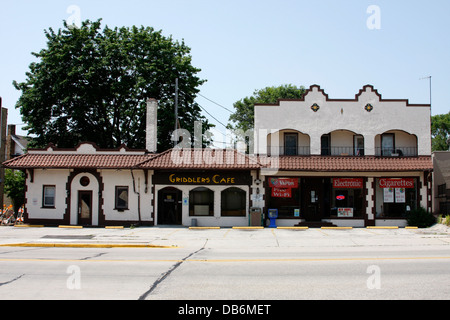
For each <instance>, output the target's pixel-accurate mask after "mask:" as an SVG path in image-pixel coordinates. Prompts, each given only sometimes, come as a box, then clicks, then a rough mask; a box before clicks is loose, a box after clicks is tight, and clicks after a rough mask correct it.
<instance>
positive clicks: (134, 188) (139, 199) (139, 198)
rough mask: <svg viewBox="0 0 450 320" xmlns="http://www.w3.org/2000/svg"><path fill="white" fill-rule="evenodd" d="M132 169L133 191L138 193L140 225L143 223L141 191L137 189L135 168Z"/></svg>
mask: <svg viewBox="0 0 450 320" xmlns="http://www.w3.org/2000/svg"><path fill="white" fill-rule="evenodd" d="M130 171H131V177H132V178H133V191H134V194H137V196H138V216H139V225H140V224H141V223H142V221H141V193H140V192H139V191H136V184H135V179H134V174H133V169H130Z"/></svg>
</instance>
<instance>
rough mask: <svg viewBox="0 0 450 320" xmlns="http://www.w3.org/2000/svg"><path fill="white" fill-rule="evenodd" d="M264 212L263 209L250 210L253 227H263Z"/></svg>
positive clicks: (254, 208)
mask: <svg viewBox="0 0 450 320" xmlns="http://www.w3.org/2000/svg"><path fill="white" fill-rule="evenodd" d="M262 224H263V222H262V210H261V208H256V207H252V208H250V223H249V225H250V226H251V227H260V226H262Z"/></svg>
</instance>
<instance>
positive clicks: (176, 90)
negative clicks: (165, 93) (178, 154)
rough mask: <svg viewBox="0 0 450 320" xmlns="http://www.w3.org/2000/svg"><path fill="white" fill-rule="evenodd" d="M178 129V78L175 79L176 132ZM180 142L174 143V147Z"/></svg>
mask: <svg viewBox="0 0 450 320" xmlns="http://www.w3.org/2000/svg"><path fill="white" fill-rule="evenodd" d="M177 129H178V78H176V79H175V131H174V134H175V132H176V130H177ZM177 142H178V141H175V140H174V142H173V145H174V146H176V145H177Z"/></svg>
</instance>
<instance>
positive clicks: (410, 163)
mask: <svg viewBox="0 0 450 320" xmlns="http://www.w3.org/2000/svg"><path fill="white" fill-rule="evenodd" d="M259 161H260V163H261V164H262V165H263V167H265V168H274V169H279V170H284V171H334V172H336V171H359V172H361V171H365V172H372V171H375V172H376V171H425V170H432V169H433V162H432V160H431V156H421V157H398V158H397V157H392V158H391V157H389V158H387V157H386V158H385V157H373V156H365V157H333V156H297V157H292V156H280V157H260V159H259Z"/></svg>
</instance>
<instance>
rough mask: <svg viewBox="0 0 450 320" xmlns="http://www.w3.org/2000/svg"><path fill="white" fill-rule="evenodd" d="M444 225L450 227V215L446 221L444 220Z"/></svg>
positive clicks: (446, 217)
mask: <svg viewBox="0 0 450 320" xmlns="http://www.w3.org/2000/svg"><path fill="white" fill-rule="evenodd" d="M442 223H443V224H445V225H446V226H449V227H450V215H449V216H445V219H443V222H442Z"/></svg>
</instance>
